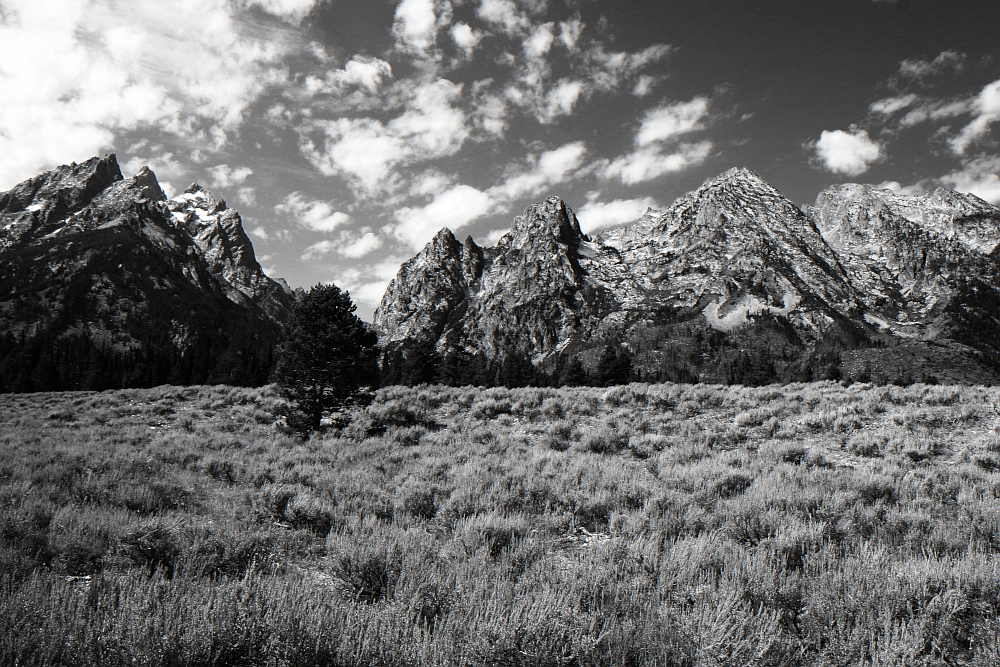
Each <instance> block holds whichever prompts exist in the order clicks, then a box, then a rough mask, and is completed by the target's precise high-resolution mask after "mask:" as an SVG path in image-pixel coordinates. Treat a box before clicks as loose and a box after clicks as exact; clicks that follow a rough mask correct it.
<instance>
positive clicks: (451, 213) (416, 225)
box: [391, 185, 493, 249]
mask: <svg viewBox="0 0 1000 667" xmlns="http://www.w3.org/2000/svg"><path fill="white" fill-rule="evenodd" d="M492 207H493V199H492V197H490V195H489V194H487V193H485V192H482V191H481V190H477V189H476V188H473V187H471V186H469V185H454V186H452V187H451V188H449V189H448V190H445V191H443V192H441V193H439V194H437V195H435V196H434V198H433V199H432V200H431V201H430V203H428V204H426V205H425V206H421V207H417V208H401V209H399V210H398V211H397V212H396V215H395V218H396V224H395V225H393V226H392V229H391V231H392V234H393V236H395V237H396V238H397V239H399V240H401V241H403V242H404V243H407V244H408V245H409V246H410V247H412V248H414V249H419V248H422V247H423V246H424V245H426V244H427V242H428V241H430V240H431V239H432V238H433V237H434V235H435V234H436V233H437V232H438V230H440V229H441V228H442V227H448V228H449V229H451V230H452V231H455V230H457V229H460V228H462V227H465V226H466V225H468V224H469V223H471V222H472V221H473V220H476V219H477V218H481V217H482V216H484V215H486V214H487V213H489V212H490V210H491V209H492Z"/></svg>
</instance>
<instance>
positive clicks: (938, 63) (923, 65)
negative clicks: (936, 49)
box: [899, 51, 967, 80]
mask: <svg viewBox="0 0 1000 667" xmlns="http://www.w3.org/2000/svg"><path fill="white" fill-rule="evenodd" d="M966 60H967V57H966V55H965V54H964V53H958V52H957V51H942V52H941V53H940V54H939V55H938V56H937V57H936V58H934V60H923V59H919V58H914V59H910V60H904V61H902V62H901V63H899V75H900V76H901V77H904V78H907V79H918V80H919V79H926V78H928V77H931V76H937V75H939V74H943V73H945V72H961V71H962V69H964V67H965V61H966Z"/></svg>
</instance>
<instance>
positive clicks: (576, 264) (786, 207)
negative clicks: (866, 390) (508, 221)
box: [374, 169, 1000, 384]
mask: <svg viewBox="0 0 1000 667" xmlns="http://www.w3.org/2000/svg"><path fill="white" fill-rule="evenodd" d="M998 246H1000V208H997V207H996V206H993V205H991V204H989V203H987V202H985V201H983V200H981V199H979V198H977V197H975V196H972V195H964V194H960V193H958V192H954V191H952V190H948V189H945V188H939V189H937V190H935V191H934V192H931V193H929V194H920V195H903V194H898V193H895V192H893V191H891V190H886V189H881V188H878V187H876V186H871V185H857V184H846V185H838V186H833V187H830V188H828V189H826V190H824V191H823V192H821V193H820V194H819V196H818V198H817V200H816V202H815V204H813V205H812V206H808V207H805V208H800V207H798V206H796V205H795V204H794V203H793V202H791V201H790V200H788V199H787V198H786V197H784V196H783V195H782V194H781V193H780V192H778V191H777V190H776V189H775V188H774V187H772V186H771V185H769V184H768V183H766V182H765V181H764V180H763V179H761V178H760V177H759V176H758V175H757V174H755V173H754V172H753V171H751V170H749V169H732V170H729V171H727V172H725V173H723V174H721V175H719V176H718V177H716V178H713V179H710V180H708V181H706V182H705V183H704V185H702V186H701V187H700V188H698V189H697V190H695V191H693V192H691V193H688V194H686V195H684V196H682V197H680V198H679V199H677V201H675V202H674V203H673V205H672V206H670V207H669V208H667V209H665V210H653V209H650V210H647V212H646V213H645V214H644V215H643V216H642V217H641V218H640V219H639V220H637V221H635V222H633V223H631V224H627V225H625V226H622V227H619V228H616V229H611V230H608V231H605V232H603V233H600V234H597V235H595V236H588V235H587V234H584V233H583V232H582V230H581V228H580V224H579V222H578V220H577V218H576V216H575V215H574V213H573V211H572V210H571V209H570V208H569V207H568V206H567V205H566V203H565V202H563V201H562V200H561V199H559V198H558V197H550V198H549V199H547V200H546V201H544V202H541V203H538V204H535V205H532V206H530V207H528V209H527V210H526V211H525V212H524V214H523V215H521V216H519V217H517V218H516V219H515V220H514V223H513V225H512V227H511V229H510V231H509V232H507V233H506V234H505V235H504V236H503V237H501V238H500V240H499V242H498V243H497V245H496V246H495V247H486V248H483V247H480V246H478V245H477V244H476V243H475V242H474V241H473V239H472V238H471V237H469V238H466V239H465V241H464V242H459V241H458V240H457V239H456V238H455V236H454V235H453V234H452V232H451V231H449V230H448V229H442V230H441V231H440V232H439V233H438V234H437V235H436V236H435V237H434V239H433V240H432V241H431V242H430V243H428V244H427V246H426V247H425V248H424V249H423V250H422V251H421V252H420V253H418V254H417V255H416V256H415V257H413V258H412V259H410V260H409V261H407V262H406V263H405V264H403V266H402V267H401V268H400V270H399V273H398V275H397V276H396V278H395V279H394V280H393V281H392V283H391V284H390V285H389V287H388V289H387V291H386V293H385V296H384V298H383V300H382V302H381V305H380V306H379V308H378V309H377V311H376V313H375V317H374V324H375V326H376V328H377V329H378V330H379V332H380V334H381V337H382V338H381V340H382V345H383V348H384V350H385V352H384V354H383V359H382V367H383V373H384V374H385V375H386V376H387V377H388V378H389V379H390V381H392V380H396V381H403V382H407V381H414V380H418V379H428V378H429V377H430V375H431V374H432V373H430V372H429V371H428V368H430V367H433V368H435V369H436V370H435V371H434V373H433V374H435V375H436V377H437V378H438V379H445V380H446V381H457V382H464V381H478V382H480V383H491V382H499V381H503V382H504V383H509V381H510V380H513V381H514V382H515V383H517V382H529V383H530V382H539V381H546V379H547V381H550V382H558V381H565V380H566V378H567V374H569V376H572V377H573V378H574V379H575V380H576V381H581V377H583V376H586V377H588V378H589V380H590V381H594V380H595V379H598V380H600V378H599V377H598V376H599V375H600V373H601V372H602V368H601V367H602V364H604V365H607V364H608V360H609V359H611V358H621V359H625V360H627V362H626V363H627V367H628V377H629V378H631V379H638V380H648V381H664V380H674V381H691V382H694V381H702V382H723V383H733V382H737V383H747V384H763V383H767V382H776V381H796V380H813V379H820V378H841V377H843V378H851V379H858V380H872V381H879V382H908V381H918V380H919V381H926V382H937V381H941V382H982V383H995V382H997V381H1000V375H998V372H997V369H1000V319H998V318H1000V263H998V255H1000V248H998ZM581 371H582V373H583V376H581V375H580V373H581ZM560 378H561V380H560ZM617 379H619V380H620V379H621V377H620V376H617Z"/></svg>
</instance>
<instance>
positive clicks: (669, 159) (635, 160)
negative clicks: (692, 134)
mask: <svg viewBox="0 0 1000 667" xmlns="http://www.w3.org/2000/svg"><path fill="white" fill-rule="evenodd" d="M713 148H714V144H713V143H712V142H711V141H708V140H705V141H699V142H696V143H682V144H680V145H678V146H675V147H673V148H668V147H667V146H665V145H663V144H660V143H657V144H653V145H649V146H643V147H642V148H638V149H636V150H634V151H632V152H631V153H628V154H626V155H622V156H619V157H617V158H615V159H614V160H610V161H607V160H606V161H605V162H604V163H603V164H601V165H599V168H598V173H599V174H600V175H601V176H602V177H603V178H605V179H607V180H615V179H617V180H620V181H621V182H622V183H623V184H625V185H635V184H636V183H642V182H644V181H649V180H652V179H654V178H657V177H658V176H662V175H664V174H669V173H674V172H678V171H684V170H685V169H688V168H690V167H694V166H697V165H699V164H701V163H702V162H704V161H705V160H707V159H708V157H709V155H711V154H712V149H713Z"/></svg>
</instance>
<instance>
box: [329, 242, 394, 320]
mask: <svg viewBox="0 0 1000 667" xmlns="http://www.w3.org/2000/svg"><path fill="white" fill-rule="evenodd" d="M407 259H409V258H408V257H403V256H399V255H394V256H389V257H385V258H384V259H382V260H381V261H378V262H375V263H373V264H368V265H366V266H364V267H363V268H358V267H351V268H347V269H343V270H341V271H340V272H338V273H337V274H336V275H335V276H334V278H333V280H334V282H335V283H336V284H337V285H338V286H340V287H341V288H342V289H346V290H347V291H349V292H350V293H351V298H352V299H354V302H355V303H356V304H358V310H359V311H361V312H360V314H361V315H362V316H366V315H367V313H366V312H365V311H368V312H371V311H372V310H374V309H375V307H376V306H378V305H379V302H381V301H382V296H383V295H384V294H385V290H386V287H388V285H389V281H391V280H392V279H393V278H395V277H396V274H397V273H398V272H399V266H400V264H402V263H403V262H405V261H406V260H407Z"/></svg>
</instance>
